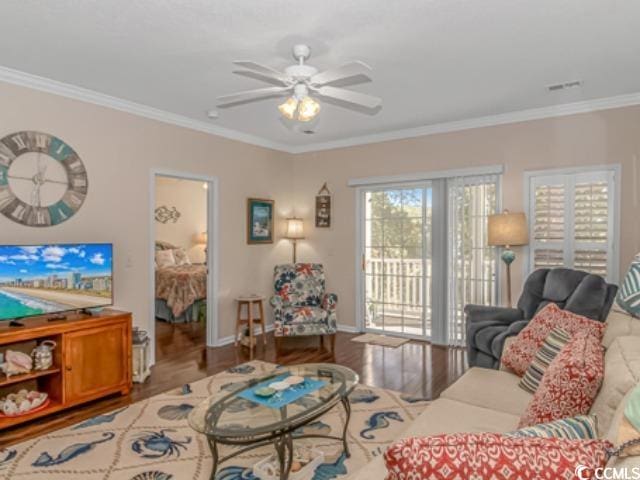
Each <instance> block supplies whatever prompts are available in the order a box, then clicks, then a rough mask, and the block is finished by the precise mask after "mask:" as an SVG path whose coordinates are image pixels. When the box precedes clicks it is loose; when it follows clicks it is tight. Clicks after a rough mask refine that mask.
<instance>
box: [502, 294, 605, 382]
mask: <svg viewBox="0 0 640 480" xmlns="http://www.w3.org/2000/svg"><path fill="white" fill-rule="evenodd" d="M556 327H560V328H562V329H563V330H564V331H566V332H567V333H568V334H569V335H571V336H573V335H575V334H576V333H578V332H588V333H592V334H593V335H595V336H596V337H597V338H598V339H599V340H602V336H603V335H604V329H605V327H606V325H605V324H604V323H602V322H598V321H596V320H591V319H590V318H587V317H583V316H582V315H578V314H576V313H572V312H569V311H567V310H562V309H561V308H560V307H558V306H557V305H556V304H555V303H550V304H549V305H547V306H546V307H544V308H543V309H542V310H540V311H539V312H538V313H537V314H536V316H535V317H533V319H531V321H530V322H529V323H528V324H527V326H526V327H524V328H523V329H522V331H521V332H520V333H519V334H518V336H517V337H516V338H515V340H514V341H513V342H511V343H510V344H509V345H508V346H507V348H506V349H505V350H504V352H503V353H502V358H501V362H502V365H504V366H505V367H507V368H509V369H510V370H511V371H513V372H514V373H515V374H516V375H518V376H520V377H521V376H523V375H524V373H525V372H526V371H527V368H529V365H531V362H532V361H533V358H534V356H535V354H536V353H537V352H538V350H539V349H540V347H541V346H542V344H543V343H544V340H545V338H547V337H548V336H549V333H551V330H553V329H554V328H556Z"/></svg>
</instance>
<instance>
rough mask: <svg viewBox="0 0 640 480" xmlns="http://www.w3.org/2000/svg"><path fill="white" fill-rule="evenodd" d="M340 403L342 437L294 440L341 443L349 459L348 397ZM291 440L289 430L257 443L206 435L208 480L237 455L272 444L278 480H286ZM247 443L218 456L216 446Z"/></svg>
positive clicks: (304, 436)
mask: <svg viewBox="0 0 640 480" xmlns="http://www.w3.org/2000/svg"><path fill="white" fill-rule="evenodd" d="M340 402H341V403H342V406H343V408H344V411H345V413H346V415H347V417H346V418H345V421H344V426H343V429H342V437H336V436H333V435H314V434H310V435H296V436H295V439H296V440H298V439H301V438H324V439H329V440H338V441H341V442H342V448H343V450H344V453H345V455H346V456H347V458H349V457H350V456H351V453H350V452H349V444H348V442H347V431H348V429H349V420H351V403H349V397H343V398H342V399H341V400H340ZM329 410H331V409H329ZM329 410H326V411H325V412H322V414H321V415H316V416H314V417H313V418H309V419H308V420H307V422H306V423H305V424H302V425H299V426H298V427H297V428H300V427H301V426H304V425H306V424H308V423H310V422H311V421H313V420H315V419H316V418H318V417H320V416H322V415H324V414H325V413H327V412H328V411H329ZM293 439H294V436H293V432H292V431H291V430H287V431H276V432H273V434H272V435H270V436H269V437H268V438H266V439H263V440H259V441H252V440H251V439H242V438H234V439H228V438H222V439H220V438H215V437H214V436H211V435H207V441H208V443H209V448H210V449H211V456H212V457H213V467H212V468H211V476H210V477H209V478H210V480H215V478H216V473H217V472H218V466H219V465H220V464H221V463H223V462H226V461H227V460H229V459H231V458H233V457H237V456H238V455H242V454H243V453H245V452H248V451H249V450H254V449H256V448H260V447H264V446H265V445H269V444H273V446H274V448H275V450H276V456H277V457H278V463H279V464H280V480H287V479H288V478H289V472H290V470H291V464H292V463H293ZM249 443H250V445H248V446H247V447H245V448H243V449H241V450H237V451H235V452H233V453H231V454H229V455H227V456H225V457H222V458H220V456H219V453H218V444H221V445H236V446H238V445H247V444H249Z"/></svg>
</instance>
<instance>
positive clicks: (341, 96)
mask: <svg viewBox="0 0 640 480" xmlns="http://www.w3.org/2000/svg"><path fill="white" fill-rule="evenodd" d="M314 91H315V92H317V93H318V95H321V96H323V97H329V98H335V99H336V100H341V101H343V102H345V103H352V104H354V105H359V106H361V107H366V108H370V109H374V108H378V107H379V106H381V105H382V99H380V98H378V97H374V96H372V95H367V94H365V93H360V92H354V91H353V90H346V89H344V88H336V87H329V86H324V87H320V88H315V89H314Z"/></svg>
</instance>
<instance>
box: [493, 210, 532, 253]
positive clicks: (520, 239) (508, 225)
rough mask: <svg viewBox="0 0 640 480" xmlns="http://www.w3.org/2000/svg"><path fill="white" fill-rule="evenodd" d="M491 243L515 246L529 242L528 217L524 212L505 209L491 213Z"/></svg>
mask: <svg viewBox="0 0 640 480" xmlns="http://www.w3.org/2000/svg"><path fill="white" fill-rule="evenodd" d="M488 243H489V245H496V246H507V245H508V246H514V245H526V244H527V243H529V235H528V233H527V218H526V217H525V215H524V213H510V212H508V211H505V212H504V213H499V214H496V215H489V241H488Z"/></svg>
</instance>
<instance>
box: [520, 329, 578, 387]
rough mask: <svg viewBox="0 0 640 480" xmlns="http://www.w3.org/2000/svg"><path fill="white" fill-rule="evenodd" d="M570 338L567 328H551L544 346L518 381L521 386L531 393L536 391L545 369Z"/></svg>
mask: <svg viewBox="0 0 640 480" xmlns="http://www.w3.org/2000/svg"><path fill="white" fill-rule="evenodd" d="M569 340H571V335H570V334H569V332H567V331H566V330H563V329H562V328H560V327H556V328H554V329H553V330H551V332H550V333H549V335H548V336H547V338H545V339H544V342H543V343H542V346H541V347H540V349H539V350H538V352H537V353H536V354H535V356H534V357H533V361H532V362H531V365H529V368H527V371H526V372H525V373H524V376H523V377H522V378H521V379H520V383H518V385H519V386H520V388H522V389H524V390H526V391H527V392H529V393H536V390H537V389H538V385H540V380H542V376H543V375H544V372H545V370H546V369H547V367H548V366H549V364H550V363H551V361H552V360H553V359H554V358H556V355H558V353H560V350H562V347H564V346H565V345H566V344H567V343H568V342H569Z"/></svg>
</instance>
